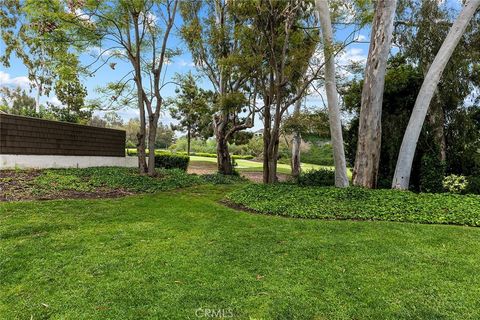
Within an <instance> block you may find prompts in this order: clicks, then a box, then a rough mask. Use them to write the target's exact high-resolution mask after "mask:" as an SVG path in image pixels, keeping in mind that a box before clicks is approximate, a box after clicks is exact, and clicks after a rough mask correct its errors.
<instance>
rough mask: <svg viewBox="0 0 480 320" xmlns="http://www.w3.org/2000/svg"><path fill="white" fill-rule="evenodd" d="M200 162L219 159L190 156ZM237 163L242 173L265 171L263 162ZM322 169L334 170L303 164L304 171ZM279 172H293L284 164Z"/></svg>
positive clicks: (279, 167) (213, 161) (192, 160)
mask: <svg viewBox="0 0 480 320" xmlns="http://www.w3.org/2000/svg"><path fill="white" fill-rule="evenodd" d="M199 162H202V163H205V162H209V163H217V159H216V158H207V157H199V156H190V163H191V164H195V163H199ZM235 162H236V163H237V167H236V169H237V170H238V171H241V172H262V171H263V168H262V166H263V164H262V162H259V161H252V160H244V159H237V160H235ZM320 168H328V169H332V170H333V167H330V166H320V165H316V164H310V163H302V169H303V170H304V171H308V170H312V169H320ZM277 170H278V173H285V174H290V173H291V172H292V170H291V168H290V165H289V164H284V163H279V164H278V165H277ZM349 175H351V174H350V172H349Z"/></svg>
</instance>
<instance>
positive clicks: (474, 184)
mask: <svg viewBox="0 0 480 320" xmlns="http://www.w3.org/2000/svg"><path fill="white" fill-rule="evenodd" d="M467 181H468V187H467V193H472V194H480V177H479V176H469V177H467Z"/></svg>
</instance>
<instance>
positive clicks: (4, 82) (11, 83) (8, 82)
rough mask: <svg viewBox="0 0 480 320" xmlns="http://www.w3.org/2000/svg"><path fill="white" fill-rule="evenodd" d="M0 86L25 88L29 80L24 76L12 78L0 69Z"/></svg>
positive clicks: (28, 84)
mask: <svg viewBox="0 0 480 320" xmlns="http://www.w3.org/2000/svg"><path fill="white" fill-rule="evenodd" d="M0 86H4V87H14V88H16V87H20V88H22V89H26V88H28V87H29V86H30V80H28V77H26V76H20V77H13V78H12V77H11V76H10V74H8V73H6V72H4V71H0Z"/></svg>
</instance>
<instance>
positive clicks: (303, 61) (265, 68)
mask: <svg viewBox="0 0 480 320" xmlns="http://www.w3.org/2000/svg"><path fill="white" fill-rule="evenodd" d="M235 8H236V9H235V12H237V14H238V17H239V19H240V20H241V21H243V24H242V26H243V29H242V30H243V34H244V37H243V38H242V50H243V51H244V52H246V54H247V55H248V56H251V57H252V60H253V61H255V65H256V66H257V68H256V70H255V72H254V73H252V77H254V78H255V81H256V85H257V88H258V92H259V97H260V98H261V99H262V102H263V106H262V107H261V109H260V115H261V118H262V120H263V126H264V130H263V144H264V145H263V182H264V183H274V182H276V181H277V160H278V150H279V137H280V132H281V125H282V121H283V119H284V116H285V115H286V111H287V110H288V109H289V107H291V106H292V105H294V104H295V103H296V102H297V101H298V100H299V99H301V98H302V96H303V95H304V93H305V92H306V90H307V88H308V87H309V86H310V85H311V83H312V82H313V81H314V80H316V79H318V78H319V76H320V72H321V70H322V67H323V63H318V61H315V62H313V63H311V64H309V63H310V62H311V59H312V57H313V56H314V53H315V49H316V47H317V44H318V42H319V34H318V30H316V28H314V27H313V26H314V24H315V18H314V6H313V3H312V2H304V1H293V0H292V1H270V0H264V1H239V2H235ZM307 68H309V69H310V71H309V72H307V73H306V74H305V73H304V70H306V69H307Z"/></svg>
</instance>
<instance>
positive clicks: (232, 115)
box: [180, 0, 256, 174]
mask: <svg viewBox="0 0 480 320" xmlns="http://www.w3.org/2000/svg"><path fill="white" fill-rule="evenodd" d="M236 4H237V2H235V1H228V0H211V1H206V0H199V1H184V2H182V3H181V6H180V8H181V13H182V18H183V22H184V24H183V26H182V28H181V35H182V38H183V39H184V40H185V42H186V43H187V46H188V49H189V51H190V53H191V54H192V57H193V61H194V63H195V66H196V67H197V69H198V70H199V71H200V72H201V74H202V75H204V76H206V77H207V78H208V79H209V80H210V82H211V84H212V86H213V89H214V91H215V93H216V99H215V100H216V103H215V109H216V110H215V113H214V115H213V117H212V124H213V129H214V133H215V139H216V142H217V164H218V171H219V172H220V173H222V174H232V173H233V165H232V160H231V158H230V153H229V150H228V141H230V140H231V139H232V138H233V136H234V135H235V134H236V133H237V132H240V131H241V130H244V129H247V128H251V127H253V123H254V119H255V108H256V106H255V95H256V94H255V91H254V89H253V88H252V82H251V73H252V69H250V68H249V66H251V65H252V64H251V61H249V57H248V56H246V55H245V54H242V53H241V51H242V48H240V40H241V39H242V37H243V33H242V29H241V28H240V27H241V22H240V21H239V19H238V18H237V13H236V12H235V6H236Z"/></svg>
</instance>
